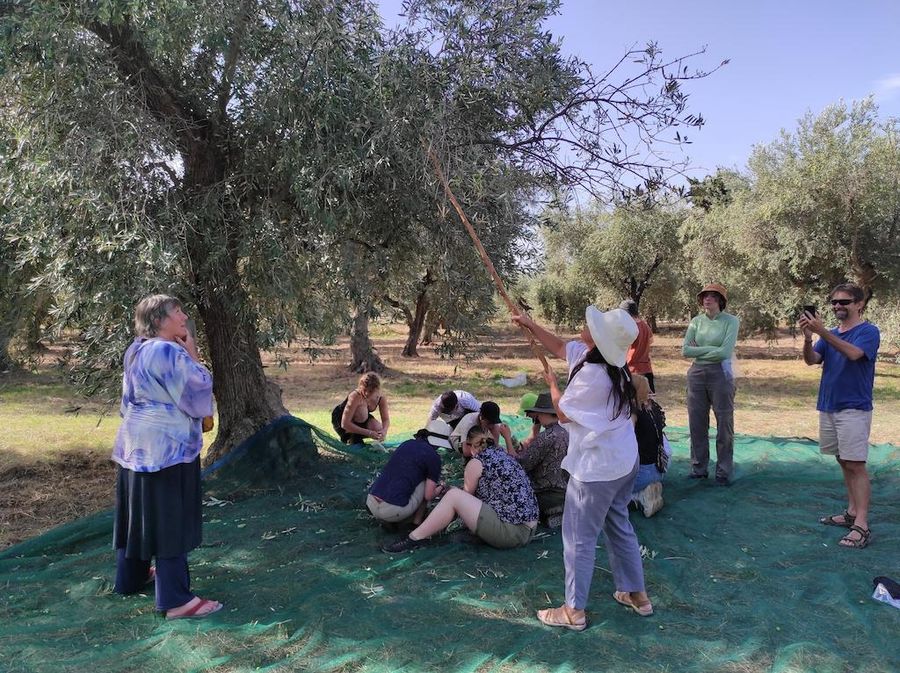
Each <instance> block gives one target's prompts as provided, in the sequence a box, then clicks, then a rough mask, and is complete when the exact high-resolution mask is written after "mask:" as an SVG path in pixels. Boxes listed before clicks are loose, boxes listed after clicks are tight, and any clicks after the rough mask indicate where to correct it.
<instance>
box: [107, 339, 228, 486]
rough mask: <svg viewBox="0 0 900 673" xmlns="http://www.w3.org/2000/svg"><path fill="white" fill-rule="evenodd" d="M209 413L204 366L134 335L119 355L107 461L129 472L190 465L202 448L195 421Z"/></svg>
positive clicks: (174, 348) (173, 347) (169, 345)
mask: <svg viewBox="0 0 900 673" xmlns="http://www.w3.org/2000/svg"><path fill="white" fill-rule="evenodd" d="M212 413H213V398H212V377H211V376H210V374H209V371H208V370H207V369H206V367H204V366H203V365H201V364H198V363H197V362H194V360H193V359H192V358H191V356H190V355H188V352H187V351H186V350H185V349H184V348H182V347H181V346H179V345H178V344H176V343H174V342H172V341H166V340H163V339H145V338H143V337H139V338H137V339H135V340H134V342H133V343H132V344H131V346H129V347H128V350H127V351H125V371H124V373H123V374H122V404H121V407H120V414H121V416H122V425H121V426H119V431H118V433H117V434H116V441H115V444H114V445H113V453H112V459H113V461H115V462H116V463H118V464H119V465H121V466H122V467H124V468H126V469H129V470H133V471H134V472H157V471H159V470H162V469H165V468H167V467H171V466H172V465H177V464H179V463H191V462H193V461H194V460H195V459H196V458H197V456H199V455H200V449H201V448H202V447H203V434H202V430H201V421H202V419H203V417H204V416H211V415H212Z"/></svg>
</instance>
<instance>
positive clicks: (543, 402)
mask: <svg viewBox="0 0 900 673" xmlns="http://www.w3.org/2000/svg"><path fill="white" fill-rule="evenodd" d="M525 411H526V412H531V413H534V414H553V415H554V416H555V415H556V409H554V408H553V400H552V399H551V398H550V393H541V394H540V395H538V398H537V401H536V402H535V403H534V406H533V407H531V409H526V410H525Z"/></svg>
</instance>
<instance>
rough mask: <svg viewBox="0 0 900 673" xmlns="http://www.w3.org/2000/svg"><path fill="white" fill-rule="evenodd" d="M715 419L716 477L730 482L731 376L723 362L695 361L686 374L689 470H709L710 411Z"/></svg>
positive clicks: (732, 396)
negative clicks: (689, 447)
mask: <svg viewBox="0 0 900 673" xmlns="http://www.w3.org/2000/svg"><path fill="white" fill-rule="evenodd" d="M710 408H712V411H713V414H715V417H716V477H720V478H722V479H729V480H730V479H731V474H732V472H733V471H734V377H733V376H730V375H729V374H726V372H725V369H724V367H723V366H722V363H720V362H714V363H698V362H695V363H694V364H692V365H691V368H690V369H688V373H687V410H688V425H689V426H690V430H691V471H692V472H693V473H694V474H703V475H705V474H707V472H708V470H709V410H710Z"/></svg>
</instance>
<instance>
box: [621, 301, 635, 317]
mask: <svg viewBox="0 0 900 673" xmlns="http://www.w3.org/2000/svg"><path fill="white" fill-rule="evenodd" d="M619 308H620V309H622V310H623V311H628V315H637V314H638V305H637V302H636V301H635V300H634V299H626V300H625V301H623V302H622V303H621V304H619Z"/></svg>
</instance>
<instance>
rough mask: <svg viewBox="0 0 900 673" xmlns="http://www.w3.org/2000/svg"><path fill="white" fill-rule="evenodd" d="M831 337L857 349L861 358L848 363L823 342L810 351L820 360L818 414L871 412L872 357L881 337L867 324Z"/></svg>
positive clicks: (834, 349) (873, 377) (875, 328)
mask: <svg viewBox="0 0 900 673" xmlns="http://www.w3.org/2000/svg"><path fill="white" fill-rule="evenodd" d="M831 333H832V334H834V335H835V336H837V337H838V338H839V339H843V340H844V341H846V342H847V343H851V344H853V345H854V346H856V347H857V348H859V349H860V350H861V351H862V352H863V353H865V355H864V356H863V357H861V358H860V359H859V360H851V359H850V358H848V357H847V356H846V355H844V354H843V353H841V352H840V351H839V350H837V349H836V348H835V347H834V346H832V345H831V344H830V343H828V342H827V341H825V339H819V340H818V341H817V342H816V345H815V346H814V347H813V350H815V352H816V353H818V354H819V355H821V356H822V382H821V383H820V384H819V401H818V404H816V409H818V410H819V411H829V412H834V411H842V410H844V409H859V410H861V411H872V389H873V388H874V386H875V357H876V356H877V355H878V346H879V345H880V343H881V333H880V332H879V331H878V328H877V327H875V325H873V324H872V323H870V322H863V323H860V324H859V325H857V326H856V327H853V328H852V329H849V330H847V331H846V332H844V333H841V332H838V330H837V328H835V329H833V330H831Z"/></svg>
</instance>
